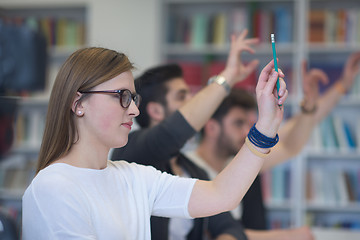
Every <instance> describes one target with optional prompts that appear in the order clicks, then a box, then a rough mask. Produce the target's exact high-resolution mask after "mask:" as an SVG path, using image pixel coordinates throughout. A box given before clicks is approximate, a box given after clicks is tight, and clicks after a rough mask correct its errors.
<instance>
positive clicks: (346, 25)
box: [308, 8, 360, 44]
mask: <svg viewBox="0 0 360 240" xmlns="http://www.w3.org/2000/svg"><path fill="white" fill-rule="evenodd" d="M359 26H360V8H351V9H336V10H331V9H316V10H311V11H310V13H309V28H308V29H309V41H310V42H312V43H335V42H337V43H351V44H355V43H360V27H359Z"/></svg>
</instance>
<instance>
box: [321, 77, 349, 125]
mask: <svg viewBox="0 0 360 240" xmlns="http://www.w3.org/2000/svg"><path fill="white" fill-rule="evenodd" d="M337 84H341V83H340V82H337V83H335V84H334V85H333V86H332V87H331V88H329V89H328V90H327V91H326V92H325V93H324V94H323V95H322V96H321V97H320V99H319V101H318V105H317V110H316V112H315V121H316V123H319V122H321V121H322V120H323V119H324V118H325V117H326V116H327V115H328V114H329V113H330V112H331V111H332V109H333V108H334V107H335V106H336V104H337V103H338V102H339V101H340V99H341V98H342V96H343V94H344V93H343V92H342V91H341V90H340V89H339V86H338V85H337Z"/></svg>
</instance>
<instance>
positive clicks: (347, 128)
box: [343, 122, 356, 150]
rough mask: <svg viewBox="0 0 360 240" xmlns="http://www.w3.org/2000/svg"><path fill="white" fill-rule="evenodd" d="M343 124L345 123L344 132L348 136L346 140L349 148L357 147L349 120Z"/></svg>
mask: <svg viewBox="0 0 360 240" xmlns="http://www.w3.org/2000/svg"><path fill="white" fill-rule="evenodd" d="M343 124H344V132H345V136H346V140H347V143H348V146H349V149H351V150H355V149H356V143H355V137H354V135H353V132H352V130H351V128H350V125H349V123H347V122H343Z"/></svg>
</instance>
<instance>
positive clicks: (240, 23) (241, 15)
mask: <svg viewBox="0 0 360 240" xmlns="http://www.w3.org/2000/svg"><path fill="white" fill-rule="evenodd" d="M248 18H249V16H248V11H247V9H246V8H235V9H234V10H232V11H231V12H230V21H229V22H230V24H229V27H230V30H229V34H236V35H238V34H239V33H241V31H243V30H244V29H248V25H249V23H248V22H249V19H248ZM229 36H230V35H229Z"/></svg>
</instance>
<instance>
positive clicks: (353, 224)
mask: <svg viewBox="0 0 360 240" xmlns="http://www.w3.org/2000/svg"><path fill="white" fill-rule="evenodd" d="M306 225H308V226H312V227H317V228H321V229H323V228H327V229H349V230H355V231H359V230H360V216H356V217H349V216H344V217H339V216H337V217H335V218H334V217H329V216H328V215H326V214H324V215H321V214H320V215H319V214H313V213H307V215H306ZM351 239H353V238H351ZM354 239H355V238H354Z"/></svg>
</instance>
